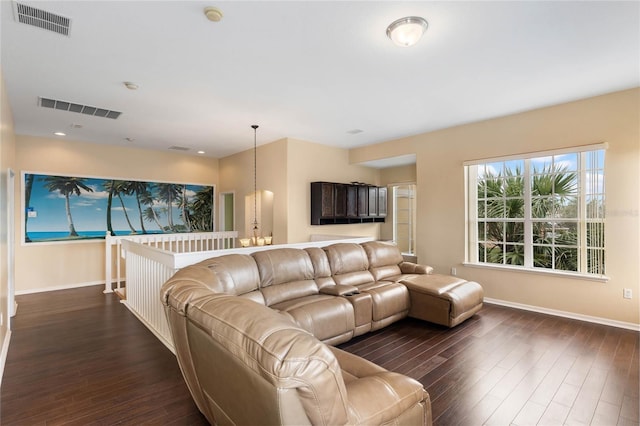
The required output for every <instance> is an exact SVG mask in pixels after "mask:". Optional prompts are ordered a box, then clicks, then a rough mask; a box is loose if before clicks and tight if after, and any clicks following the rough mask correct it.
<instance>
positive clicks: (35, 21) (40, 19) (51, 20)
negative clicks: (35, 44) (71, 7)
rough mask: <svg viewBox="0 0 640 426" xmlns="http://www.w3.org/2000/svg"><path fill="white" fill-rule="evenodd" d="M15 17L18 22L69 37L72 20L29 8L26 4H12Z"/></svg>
mask: <svg viewBox="0 0 640 426" xmlns="http://www.w3.org/2000/svg"><path fill="white" fill-rule="evenodd" d="M12 4H13V16H14V18H15V20H16V22H20V23H21V24H27V25H32V26H34V27H38V28H42V29H43V30H47V31H52V32H54V33H57V34H62V35H64V36H67V37H68V36H69V30H70V29H71V18H67V17H66V16H62V15H58V14H55V13H52V12H48V11H46V10H43V9H38V8H36V7H33V6H29V5H28V4H26V3H22V2H17V1H14V2H12Z"/></svg>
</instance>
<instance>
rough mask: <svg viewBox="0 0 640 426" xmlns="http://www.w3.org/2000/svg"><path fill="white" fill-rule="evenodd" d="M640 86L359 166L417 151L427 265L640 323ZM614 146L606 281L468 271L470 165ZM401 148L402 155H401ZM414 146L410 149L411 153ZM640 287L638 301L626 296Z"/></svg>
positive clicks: (508, 294) (487, 124) (529, 299)
mask: <svg viewBox="0 0 640 426" xmlns="http://www.w3.org/2000/svg"><path fill="white" fill-rule="evenodd" d="M639 101H640V89H632V90H626V91H621V92H616V93H612V94H608V95H604V96H599V97H595V98H590V99H585V100H580V101H577V102H571V103H566V104H561V105H557V106H552V107H548V108H542V109H538V110H534V111H529V112H525V113H521V114H516V115H511V116H507V117H502V118H497V119H493V120H487V121H483V122H478V123H473V124H468V125H463V126H458V127H453V128H449V129H445V130H441V131H436V132H430V133H425V134H421V135H416V136H413V137H410V138H404V139H402V140H399V141H388V142H385V143H382V144H378V145H375V146H371V147H362V148H357V149H354V150H352V151H351V153H350V157H351V159H352V161H367V160H374V159H379V158H384V157H393V156H397V155H400V154H406V153H412V152H413V153H416V154H417V185H418V208H417V210H418V229H417V237H418V247H417V252H418V255H419V260H420V261H421V262H424V263H428V264H431V265H432V266H434V267H435V268H436V271H437V272H440V273H448V272H449V271H450V268H451V267H452V266H455V267H456V268H457V270H458V275H459V276H462V277H464V278H466V279H473V280H477V281H478V282H480V283H481V284H482V285H483V286H484V288H485V292H486V296H487V297H490V298H495V299H501V300H506V301H510V302H514V303H521V304H526V305H533V306H538V307H542V308H548V309H555V310H560V311H567V312H572V313H577V314H582V315H589V316H595V317H600V318H606V319H611V320H616V321H622V322H627V323H633V324H639V323H640V313H639V310H640V309H639V303H638V300H639V299H640V262H639V261H638V259H640V242H639V241H640V227H639V211H640V198H639V197H640V191H639V190H638V188H639V187H640V123H639V117H640V102H639ZM598 142H607V143H608V144H609V149H608V150H607V152H606V160H605V161H606V163H605V173H606V178H605V179H606V188H607V222H606V235H605V240H606V242H607V243H606V244H607V245H606V250H607V265H606V268H607V275H608V276H609V277H610V280H609V281H608V282H606V283H602V282H597V281H589V280H584V279H576V278H566V277H558V276H549V275H542V274H535V273H527V272H511V271H505V270H491V269H482V268H477V267H467V266H463V265H462V262H463V261H464V251H465V235H464V226H465V215H464V202H465V200H464V183H463V166H462V163H463V162H464V161H465V160H473V159H481V158H487V157H494V156H502V155H509V154H518V153H526V152H532V151H540V150H548V149H556V148H563V147H573V146H579V145H586V144H593V143H598ZM396 146H399V147H400V150H401V152H399V151H398V150H397V149H396ZM408 146H411V148H408ZM623 288H631V289H632V290H633V296H634V298H633V299H631V300H628V299H623V298H622V291H623Z"/></svg>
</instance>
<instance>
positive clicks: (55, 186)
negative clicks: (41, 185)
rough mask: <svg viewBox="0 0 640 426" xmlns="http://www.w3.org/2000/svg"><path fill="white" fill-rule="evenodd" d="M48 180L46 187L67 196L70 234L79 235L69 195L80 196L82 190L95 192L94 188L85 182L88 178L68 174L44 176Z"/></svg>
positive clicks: (72, 235) (66, 204)
mask: <svg viewBox="0 0 640 426" xmlns="http://www.w3.org/2000/svg"><path fill="white" fill-rule="evenodd" d="M44 180H45V182H46V185H45V186H46V188H47V189H48V190H49V191H50V192H56V191H57V192H59V193H60V194H61V195H62V196H64V198H65V207H66V211H67V221H68V222H69V236H70V237H77V236H78V233H77V232H76V228H75V226H74V225H73V218H72V217H71V204H70V200H69V197H70V196H71V195H74V194H75V195H77V196H80V193H81V190H84V191H87V192H93V188H90V187H88V186H87V185H85V184H84V181H85V180H86V179H84V178H77V177H68V176H47V177H45V178H44Z"/></svg>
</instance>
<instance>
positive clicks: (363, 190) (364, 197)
mask: <svg viewBox="0 0 640 426" xmlns="http://www.w3.org/2000/svg"><path fill="white" fill-rule="evenodd" d="M358 216H359V217H367V216H369V187H367V186H364V185H363V186H358Z"/></svg>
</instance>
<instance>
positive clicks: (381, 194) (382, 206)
mask: <svg viewBox="0 0 640 426" xmlns="http://www.w3.org/2000/svg"><path fill="white" fill-rule="evenodd" d="M378 216H379V217H386V216H387V188H384V187H380V188H378Z"/></svg>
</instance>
